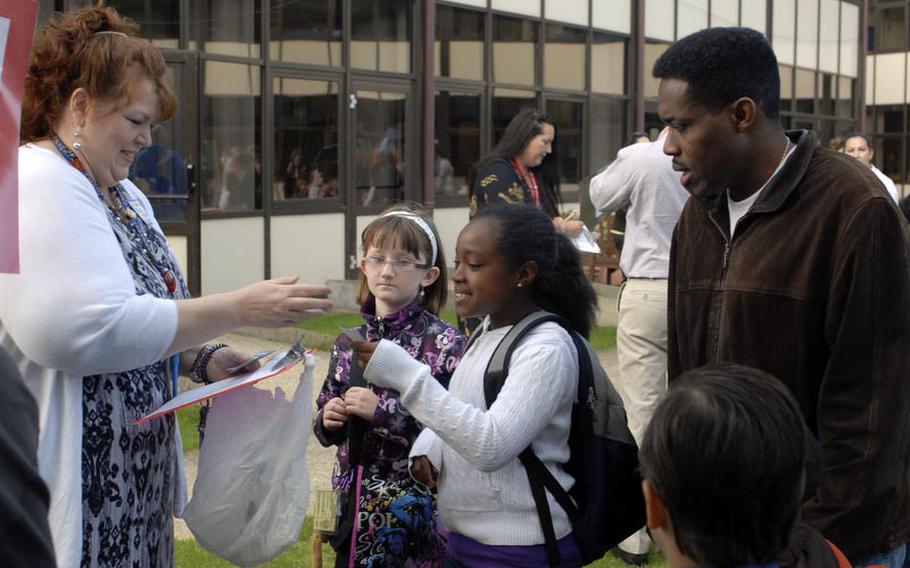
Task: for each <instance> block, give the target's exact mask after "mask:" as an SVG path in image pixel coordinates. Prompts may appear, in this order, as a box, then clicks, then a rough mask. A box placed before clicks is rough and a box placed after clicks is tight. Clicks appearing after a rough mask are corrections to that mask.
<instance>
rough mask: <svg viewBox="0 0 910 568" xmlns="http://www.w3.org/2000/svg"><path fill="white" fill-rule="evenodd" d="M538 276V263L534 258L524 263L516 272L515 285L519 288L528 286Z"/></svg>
mask: <svg viewBox="0 0 910 568" xmlns="http://www.w3.org/2000/svg"><path fill="white" fill-rule="evenodd" d="M535 278H537V263H536V262H534V261H533V260H529V261H528V262H526V263H524V264H522V265H521V266H519V267H518V270H517V271H516V272H515V286H516V287H518V288H527V287H528V286H530V285H531V282H534V279H535Z"/></svg>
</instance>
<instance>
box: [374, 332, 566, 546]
mask: <svg viewBox="0 0 910 568" xmlns="http://www.w3.org/2000/svg"><path fill="white" fill-rule="evenodd" d="M488 322H489V320H487V321H485V322H484V327H486V326H487V325H488ZM509 329H510V327H502V328H498V329H495V330H492V331H487V332H485V333H483V335H481V336H480V337H479V338H478V339H477V340H476V341H475V342H474V344H473V345H472V346H471V348H470V349H469V350H468V352H467V353H466V354H465V356H464V357H463V358H462V360H461V363H459V365H458V368H457V369H456V370H455V373H454V374H453V375H452V380H451V384H450V385H449V390H448V391H446V390H445V389H444V388H443V387H442V386H441V385H440V384H439V383H438V382H437V381H435V380H434V379H433V377H432V375H431V374H430V371H429V368H428V367H426V366H425V365H423V364H421V363H419V362H418V361H416V360H414V359H412V358H411V357H409V356H408V354H407V353H406V352H405V351H404V350H403V349H401V347H399V346H397V345H395V344H394V343H392V342H390V341H385V340H383V341H382V342H380V344H379V346H378V348H377V349H376V352H375V353H374V354H373V357H372V359H371V360H370V363H369V365H367V368H366V370H365V372H364V376H365V377H366V378H367V380H369V381H370V382H371V383H374V384H377V385H381V386H386V387H391V388H394V389H396V390H398V391H399V392H400V393H401V402H402V404H403V405H404V406H405V407H406V408H407V409H408V410H409V411H410V412H411V414H413V415H414V416H415V417H416V418H417V419H418V420H419V421H420V422H421V423H422V424H423V425H424V426H426V427H427V429H425V430H424V431H423V433H422V434H421V435H420V437H419V438H418V439H417V441H416V442H415V444H414V447H413V449H412V451H411V455H412V456H416V455H427V456H428V457H429V458H430V461H432V462H433V465H434V466H435V467H436V468H437V469H438V470H439V471H440V477H439V503H438V504H439V512H440V516H441V517H442V519H443V521H444V522H445V524H446V526H447V527H448V528H449V530H452V531H454V532H457V533H459V534H463V535H465V536H468V537H470V538H472V539H474V540H477V541H478V542H482V543H484V544H490V545H534V544H542V543H543V542H544V537H543V533H542V531H541V529H540V521H539V520H538V517H537V509H536V508H535V506H534V499H533V498H532V497H531V489H530V486H529V484H528V478H527V474H526V473H525V469H524V467H523V466H522V465H521V462H519V461H518V454H519V453H521V451H522V450H524V449H525V448H526V447H527V446H528V445H529V444H532V445H533V448H534V453H535V454H536V455H537V457H539V458H540V459H541V461H543V463H544V464H545V465H546V466H547V468H548V469H549V470H550V471H551V472H552V473H553V474H554V475H555V476H556V477H557V479H558V480H559V482H560V483H561V484H562V486H563V487H565V488H566V489H569V488H571V486H572V484H573V480H572V477H571V476H569V475H568V474H567V473H565V472H564V471H562V468H561V467H560V466H561V464H564V463H565V462H567V461H568V459H569V447H568V437H569V428H570V426H571V413H572V404H573V402H574V401H575V391H576V388H577V384H578V355H577V353H576V351H575V346H574V344H573V343H572V339H571V338H570V337H569V335H568V333H566V332H565V330H563V329H562V328H561V327H559V326H558V325H557V324H554V323H549V322H548V323H544V324H542V325H540V326H539V327H537V328H536V329H534V330H533V331H531V332H530V333H529V334H528V335H527V336H525V338H524V339H523V340H522V341H521V342H520V343H519V344H518V345H517V346H516V347H515V350H514V351H513V354H512V361H511V364H510V366H509V376H508V379H506V382H505V385H504V386H503V388H502V391H501V392H500V393H499V396H498V398H497V399H496V402H494V403H493V406H492V407H491V408H489V409H487V406H486V404H485V402H484V395H483V373H484V370H485V369H486V366H487V362H488V361H489V359H490V357H491V356H492V355H493V351H494V350H495V348H496V346H497V345H498V344H499V342H500V340H501V339H502V338H503V336H504V335H505V334H506V333H507V332H508V330H509ZM548 498H549V501H550V510H551V512H552V514H553V522H554V528H555V530H556V536H557V538H562V537H564V536H566V535H568V534H569V533H570V532H571V530H572V529H571V525H570V523H569V520H568V517H567V516H566V514H565V513H564V511H563V510H562V508H560V506H559V505H558V504H556V502H555V501H554V500H553V498H552V496H549V495H548Z"/></svg>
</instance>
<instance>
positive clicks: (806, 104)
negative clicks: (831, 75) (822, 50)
mask: <svg viewBox="0 0 910 568" xmlns="http://www.w3.org/2000/svg"><path fill="white" fill-rule="evenodd" d="M796 112H805V113H809V114H811V113H813V112H815V72H814V71H808V70H806V69H797V70H796Z"/></svg>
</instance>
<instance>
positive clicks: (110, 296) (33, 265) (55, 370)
mask: <svg viewBox="0 0 910 568" xmlns="http://www.w3.org/2000/svg"><path fill="white" fill-rule="evenodd" d="M121 183H122V185H123V187H124V189H125V190H126V192H127V196H128V197H127V199H128V200H129V201H130V203H131V205H133V207H134V208H135V209H136V210H137V211H138V212H139V213H140V214H141V215H143V218H144V219H145V220H146V221H147V222H149V223H151V224H154V225H155V226H156V227H157V226H158V224H157V222H156V221H155V218H154V216H153V214H152V208H151V205H150V204H149V202H148V200H147V199H146V198H145V196H144V195H143V194H142V192H141V191H140V190H139V189H138V188H137V187H136V186H135V185H133V184H132V183H130V182H129V181H123V182H121ZM159 230H160V228H159ZM19 239H20V241H19V251H20V273H19V274H0V348H3V349H5V350H6V351H7V352H8V353H9V354H10V355H11V356H12V357H13V359H14V360H15V361H16V364H17V366H18V367H19V371H20V373H22V376H23V378H24V379H25V383H26V386H27V387H28V388H29V390H30V391H31V392H32V394H33V395H34V397H35V399H36V401H37V403H38V409H39V425H40V430H41V431H40V437H39V441H38V468H39V471H40V473H41V476H42V478H43V479H44V481H45V483H47V486H48V489H49V490H50V496H51V506H50V527H51V534H52V536H53V539H54V551H55V553H56V556H57V563H58V565H59V566H62V567H69V566H78V565H79V562H80V555H81V551H82V456H81V452H82V377H83V376H86V375H94V374H101V373H115V372H120V371H126V370H129V369H135V368H137V367H142V366H145V365H149V364H151V363H153V362H155V361H159V360H161V359H163V358H164V356H165V355H166V352H167V349H168V347H169V346H170V344H171V342H172V341H173V339H174V335H175V334H176V333H177V306H176V304H175V303H174V302H173V301H172V300H165V299H159V298H155V297H152V296H148V295H146V296H137V295H136V292H135V285H134V283H133V277H132V275H131V273H130V270H129V267H128V266H127V265H126V261H125V260H124V259H123V253H122V252H121V250H120V246H119V245H118V244H117V240H116V238H115V237H114V233H113V231H112V229H111V226H110V223H109V221H108V218H107V213H106V212H105V210H104V207H103V205H102V203H101V201H100V200H99V199H98V196H97V194H96V193H95V190H94V188H93V187H92V185H91V184H90V183H89V181H88V180H87V179H86V178H85V176H84V175H82V174H81V173H80V172H78V171H77V170H76V169H75V168H73V167H72V166H70V165H69V164H68V163H67V162H65V161H64V160H63V158H62V157H61V156H60V155H59V154H57V153H55V152H51V151H49V150H47V149H44V148H40V147H38V146H34V145H29V144H27V145H25V146H22V147H20V148H19ZM176 439H177V455H176V456H175V462H177V467H178V471H176V479H177V487H176V488H175V491H176V492H177V493H176V494H175V496H176V499H175V502H174V506H175V510H176V511H177V512H178V513H179V512H180V511H181V510H182V508H183V505H184V504H185V502H186V497H185V496H186V481H185V478H184V475H183V471H182V463H180V462H182V460H181V458H182V454H181V449H180V447H179V446H180V435H179V433H177V434H176Z"/></svg>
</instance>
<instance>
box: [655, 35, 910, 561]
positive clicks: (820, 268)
mask: <svg viewBox="0 0 910 568" xmlns="http://www.w3.org/2000/svg"><path fill="white" fill-rule="evenodd" d="M654 76H655V77H657V78H659V79H660V80H661V81H660V88H659V99H660V103H659V112H660V116H661V118H662V119H663V120H664V121H665V122H666V123H667V124H668V125H669V126H670V127H671V131H670V133H669V137H668V138H667V141H666V144H665V146H664V152H666V153H667V154H669V155H671V156H672V157H673V165H674V168H675V169H677V170H679V171H681V172H683V173H682V178H681V181H682V183H683V185H684V186H685V187H686V188H687V189H688V190H689V192H690V193H691V194H692V195H693V196H694V197H695V199H690V200H689V202H688V204H687V205H686V207H685V209H684V210H683V213H682V217H681V218H680V220H679V223H678V224H677V226H676V230H675V233H674V236H673V245H672V253H671V257H670V276H669V280H670V282H669V306H668V317H669V330H668V331H669V338H668V339H669V345H668V348H669V375H670V379H671V380H673V378H675V377H676V376H678V375H679V374H680V373H682V372H684V371H686V370H688V369H692V368H695V367H699V366H702V365H705V364H709V363H719V362H722V361H731V362H735V363H740V364H744V365H750V366H753V367H758V368H760V369H763V370H765V371H767V372H769V373H771V374H772V375H774V376H776V377H778V378H780V379H781V380H782V381H783V382H784V383H785V384H786V385H787V386H788V387H789V388H790V390H791V391H792V392H793V394H794V396H795V397H796V399H797V401H798V403H799V405H800V408H801V410H802V412H803V416H804V418H805V420H806V423H807V424H808V426H809V428H810V429H811V430H812V432H813V433H814V434H815V435H816V436H818V438H819V441H820V442H821V447H822V456H823V469H822V479H821V482H820V485H819V488H818V490H817V492H816V494H815V497H814V498H812V499H811V500H809V501H807V502H806V503H805V504H804V506H803V509H802V518H803V520H805V521H807V522H808V523H810V524H812V525H813V526H815V527H816V528H818V529H819V530H821V532H822V533H823V534H824V535H825V536H826V537H827V538H828V539H830V540H831V541H833V542H834V543H835V544H836V545H837V546H839V547H840V548H841V549H843V550H844V552H845V553H846V554H847V556H848V557H849V558H850V559H851V560H852V561H853V562H854V563H855V564H857V565H869V564H887V565H890V566H898V567H899V566H900V564H901V563H902V562H903V559H904V557H905V555H906V551H907V546H906V544H907V543H908V541H910V236H908V229H907V224H906V223H905V222H904V221H903V220H902V219H901V217H900V212H899V211H898V209H897V207H895V206H894V203H893V202H892V201H891V200H890V199H889V197H888V195H887V194H886V193H885V192H884V191H882V188H881V186H880V185H879V183H878V181H877V180H876V179H875V177H874V176H873V175H872V173H871V172H870V171H869V169H868V168H865V167H863V166H862V164H860V163H859V162H857V161H856V160H850V159H849V157H848V156H844V155H841V154H837V153H835V152H832V151H830V150H827V149H822V148H819V147H818V143H817V140H816V138H815V134H814V133H812V132H810V131H791V132H786V133H785V132H784V130H783V128H782V126H781V124H780V120H779V115H778V105H779V96H780V83H779V81H780V79H779V75H778V67H777V60H776V58H775V56H774V53H773V51H772V49H771V46H770V45H769V44H768V42H767V41H766V40H765V38H764V37H763V36H762V35H761V34H759V33H758V32H755V31H753V30H747V29H744V28H713V29H709V30H703V31H701V32H698V33H695V34H693V35H691V36H688V37H687V38H684V39H682V40H680V41H679V42H677V43H676V44H674V45H673V46H671V47H670V48H669V49H668V50H667V51H666V52H665V53H664V54H663V55H662V56H661V57H660V59H658V61H657V63H656V64H655V66H654ZM743 443H748V440H743ZM718 482H722V480H718Z"/></svg>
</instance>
